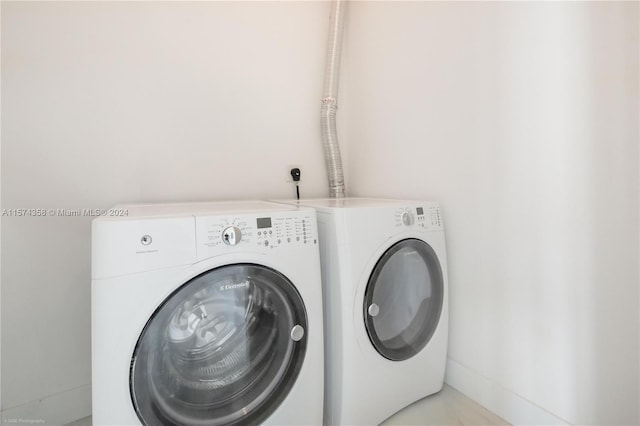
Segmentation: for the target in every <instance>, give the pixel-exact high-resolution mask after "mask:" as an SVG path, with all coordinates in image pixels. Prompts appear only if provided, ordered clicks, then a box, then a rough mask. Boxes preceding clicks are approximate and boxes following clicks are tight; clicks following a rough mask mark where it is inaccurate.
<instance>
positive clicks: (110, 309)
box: [92, 201, 323, 426]
mask: <svg viewBox="0 0 640 426" xmlns="http://www.w3.org/2000/svg"><path fill="white" fill-rule="evenodd" d="M113 211H117V212H123V214H127V216H123V217H100V218H98V219H96V220H94V221H93V224H92V237H93V240H92V334H93V335H92V362H93V372H92V379H93V383H92V390H93V395H92V398H93V424H95V425H110V426H112V425H153V426H157V425H185V426H186V425H222V424H224V425H247V424H265V425H302V424H320V423H321V422H322V404H323V402H322V398H323V346H322V335H323V331H322V290H321V282H320V261H319V252H318V235H317V224H316V216H315V212H314V210H313V209H310V208H299V207H294V206H285V205H279V204H275V203H268V202H257V201H256V202H217V203H194V204H165V205H130V206H118V208H117V209H114V210H113Z"/></svg>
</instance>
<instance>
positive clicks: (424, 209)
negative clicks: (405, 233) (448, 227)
mask: <svg viewBox="0 0 640 426" xmlns="http://www.w3.org/2000/svg"><path fill="white" fill-rule="evenodd" d="M395 222H396V227H418V228H422V229H426V230H438V229H442V214H441V212H440V206H438V205H425V206H417V207H402V208H399V209H397V210H396V212H395Z"/></svg>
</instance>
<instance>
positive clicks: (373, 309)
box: [364, 239, 444, 361]
mask: <svg viewBox="0 0 640 426" xmlns="http://www.w3.org/2000/svg"><path fill="white" fill-rule="evenodd" d="M443 298H444V284H443V277H442V268H441V267H440V262H439V261H438V257H437V255H436V253H435V251H433V249H432V248H431V246H429V245H428V244H427V243H425V242H424V241H421V240H417V239H407V240H402V241H400V242H398V243H396V244H394V245H393V246H392V247H391V248H389V249H388V250H387V251H386V252H385V253H384V254H383V255H382V257H381V258H380V260H379V261H378V263H377V264H376V266H375V267H374V269H373V272H372V273H371V276H370V278H369V282H368V284H367V289H366V292H365V301H364V318H365V326H366V329H367V333H368V335H369V339H370V340H371V343H372V344H373V345H374V347H375V348H376V350H377V351H378V352H379V353H380V354H381V355H383V356H384V357H386V358H388V359H390V360H393V361H402V360H406V359H408V358H411V357H412V356H413V355H415V354H416V353H418V352H420V350H422V348H424V347H425V345H426V344H427V343H428V342H429V340H430V339H431V337H432V336H433V333H434V332H435V330H436V327H437V326H438V322H439V320H440V315H441V313H442V304H443Z"/></svg>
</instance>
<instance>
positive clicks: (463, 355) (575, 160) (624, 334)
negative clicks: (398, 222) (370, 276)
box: [343, 2, 640, 424]
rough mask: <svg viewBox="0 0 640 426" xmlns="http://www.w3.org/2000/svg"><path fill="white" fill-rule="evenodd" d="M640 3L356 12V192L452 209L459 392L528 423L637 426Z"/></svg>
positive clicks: (349, 83) (351, 23) (351, 56)
mask: <svg viewBox="0 0 640 426" xmlns="http://www.w3.org/2000/svg"><path fill="white" fill-rule="evenodd" d="M638 28H639V21H638V3H637V2H628V3H618V2H576V3H573V2H569V3H564V2H561V3H556V2H549V3H547V2H525V3H521V2H513V3H511V2H495V3H489V2H476V3H439V2H407V3H404V2H402V3H400V2H358V3H353V4H351V9H350V11H349V20H348V36H347V46H346V48H347V52H346V56H347V58H348V59H347V61H348V63H347V64H346V65H345V70H346V73H347V77H346V83H344V84H345V87H346V91H347V100H348V105H347V107H346V108H345V115H343V120H345V121H346V126H347V135H346V137H345V138H344V139H346V140H347V141H348V145H347V148H348V150H349V157H348V158H349V159H350V160H349V161H348V164H347V167H348V168H349V171H350V182H349V183H350V186H349V189H350V193H351V194H352V195H358V196H365V195H369V196H371V195H374V196H388V197H396V198H399V197H400V198H404V197H408V198H424V199H435V200H439V201H440V202H441V203H442V204H443V208H444V215H445V216H444V217H445V222H446V223H447V228H448V253H449V268H450V280H451V281H450V291H451V298H450V301H451V314H450V318H451V329H450V332H451V334H450V336H451V339H450V346H449V356H450V359H449V364H448V367H449V368H448V372H447V381H449V382H450V383H451V384H452V385H454V386H456V387H458V388H459V389H460V390H462V391H463V392H465V393H468V394H469V395H470V396H472V397H474V398H476V399H478V400H479V401H480V402H481V403H483V404H485V405H487V406H488V407H489V408H490V409H493V410H494V411H496V412H497V413H498V414H500V415H502V416H504V417H505V418H506V419H507V420H509V421H511V422H514V423H518V424H526V423H529V424H541V423H542V424H548V423H555V422H557V423H562V422H570V423H575V424H590V423H598V424H638V423H639V422H640V416H639V413H638V401H639V400H640V393H639V389H638V386H639V380H640V376H639V370H638V359H639V352H638V343H639V342H638V340H639V334H640V330H639V327H638V312H639V310H638V308H639V306H638V299H639V291H638V290H639V289H638V272H639V271H638V258H639V253H638V235H639V229H638V192H639V187H638V172H639V170H638V154H639V153H638V134H639V128H638V114H639V110H638V99H639V98H638V96H639V91H638V81H639V77H640V76H639V74H638V50H639V43H638Z"/></svg>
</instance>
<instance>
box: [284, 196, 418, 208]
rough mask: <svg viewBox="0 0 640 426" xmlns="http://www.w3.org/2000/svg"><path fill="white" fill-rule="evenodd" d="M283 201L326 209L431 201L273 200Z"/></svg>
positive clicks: (395, 205) (399, 205)
mask: <svg viewBox="0 0 640 426" xmlns="http://www.w3.org/2000/svg"><path fill="white" fill-rule="evenodd" d="M275 201H278V202H283V203H291V204H295V205H298V206H308V207H315V208H328V209H350V208H356V209H357V208H368V207H404V206H406V205H407V204H409V205H412V204H425V203H431V202H425V201H418V200H394V199H388V198H387V199H385V198H356V197H349V198H309V199H302V200H275Z"/></svg>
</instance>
